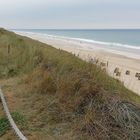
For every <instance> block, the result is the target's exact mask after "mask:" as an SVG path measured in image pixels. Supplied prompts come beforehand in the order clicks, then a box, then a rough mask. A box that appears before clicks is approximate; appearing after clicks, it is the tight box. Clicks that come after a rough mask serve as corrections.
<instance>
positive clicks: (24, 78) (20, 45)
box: [0, 30, 140, 140]
mask: <svg viewBox="0 0 140 140" xmlns="http://www.w3.org/2000/svg"><path fill="white" fill-rule="evenodd" d="M0 33H1V36H0V47H1V46H2V47H1V48H0V54H2V55H0V57H1V59H0V67H1V69H0V76H1V79H2V81H1V82H0V84H1V85H2V88H3V90H4V92H5V95H6V98H7V101H8V104H9V107H10V110H12V111H17V112H19V113H21V114H23V115H25V117H26V118H27V121H28V122H29V123H27V127H26V128H22V130H23V132H24V133H25V134H26V136H27V137H28V138H29V139H37V140H43V139H44V140H45V139H49V140H55V139H57V140H65V139H67V140H77V139H79V140H89V139H90V140H92V139H93V140H128V139H130V140H138V139H140V102H139V101H140V97H139V96H137V95H135V94H134V93H133V92H131V91H129V90H127V89H126V88H125V87H124V86H123V84H122V83H120V82H118V81H116V80H115V79H113V78H111V77H109V76H108V75H107V74H106V72H104V71H102V70H101V69H100V68H99V67H97V66H96V65H93V64H92V63H91V62H89V63H87V62H84V61H82V60H80V59H79V58H77V57H76V56H74V55H72V54H70V53H67V52H65V51H62V50H57V49H54V48H53V47H51V46H48V45H45V44H42V43H39V42H37V41H33V40H31V39H28V38H25V37H20V36H17V35H14V34H13V33H9V32H7V31H4V30H0ZM3 34H6V35H5V36H3ZM9 36H10V37H9ZM3 40H5V41H3ZM5 42H6V43H5ZM7 42H8V44H12V45H11V47H12V52H11V55H10V61H9V56H7V55H6V54H7V52H6V51H5V50H6V47H3V46H4V45H5V46H7ZM15 56H16V57H15ZM5 58H6V59H5ZM5 68H7V69H5ZM10 77H12V78H10ZM15 77H17V78H15ZM9 78H10V79H9Z"/></svg>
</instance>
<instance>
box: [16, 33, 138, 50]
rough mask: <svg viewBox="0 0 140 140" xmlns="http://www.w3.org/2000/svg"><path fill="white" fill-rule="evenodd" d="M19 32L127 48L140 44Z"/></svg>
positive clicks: (134, 47) (133, 47)
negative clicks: (133, 44)
mask: <svg viewBox="0 0 140 140" xmlns="http://www.w3.org/2000/svg"><path fill="white" fill-rule="evenodd" d="M18 32H21V31H18ZM21 33H27V34H32V35H37V34H38V35H43V36H48V37H52V38H58V39H66V40H72V41H81V42H83V43H91V44H99V45H106V46H117V47H124V48H128V49H136V50H140V46H132V45H128V44H121V43H116V42H103V41H96V40H91V39H83V38H72V37H65V36H56V35H50V34H45V33H34V32H27V31H26V32H25V31H22V32H21Z"/></svg>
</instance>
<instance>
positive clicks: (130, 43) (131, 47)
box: [12, 29, 140, 59]
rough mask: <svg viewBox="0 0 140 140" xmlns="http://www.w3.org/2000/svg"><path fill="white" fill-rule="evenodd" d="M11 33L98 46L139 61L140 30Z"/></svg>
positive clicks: (40, 30) (24, 30)
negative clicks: (66, 39)
mask: <svg viewBox="0 0 140 140" xmlns="http://www.w3.org/2000/svg"><path fill="white" fill-rule="evenodd" d="M12 31H15V32H28V33H34V34H39V35H41V34H42V35H51V36H55V37H63V38H71V39H76V40H79V41H84V42H87V43H93V44H99V46H100V45H102V46H104V49H106V50H110V51H112V52H116V53H120V54H127V55H129V56H130V57H133V58H138V59H140V29H13V30H12Z"/></svg>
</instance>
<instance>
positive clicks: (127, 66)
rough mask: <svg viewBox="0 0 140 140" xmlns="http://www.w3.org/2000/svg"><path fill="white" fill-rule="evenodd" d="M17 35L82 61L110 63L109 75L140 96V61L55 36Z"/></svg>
mask: <svg viewBox="0 0 140 140" xmlns="http://www.w3.org/2000/svg"><path fill="white" fill-rule="evenodd" d="M16 33H18V34H20V35H23V36H28V37H30V38H32V39H36V40H39V41H41V42H43V43H47V44H49V45H52V46H53V47H55V48H60V49H62V50H65V51H68V52H71V53H74V54H76V55H78V56H79V57H80V58H81V59H84V60H86V61H88V60H89V59H91V58H92V59H95V58H96V59H99V61H100V62H103V63H107V62H108V67H107V66H106V69H107V72H108V74H109V75H111V76H112V77H114V78H116V79H119V80H120V81H122V82H123V83H124V85H125V86H126V87H127V88H128V89H130V90H132V91H134V92H135V93H137V94H138V95H140V80H138V78H136V77H135V74H136V72H138V73H140V59H133V58H129V57H126V56H123V55H119V54H115V53H112V52H108V51H106V50H105V49H99V48H100V47H98V45H94V48H95V49H90V47H91V45H93V44H89V43H86V42H81V41H77V40H71V39H63V38H59V37H53V36H43V35H41V34H31V33H25V32H24V33H23V32H16ZM86 48H89V49H86ZM92 48H93V46H92ZM116 67H118V68H119V71H120V72H121V76H116V75H115V74H114V70H115V68H116ZM126 70H129V71H130V75H126V74H125V73H126Z"/></svg>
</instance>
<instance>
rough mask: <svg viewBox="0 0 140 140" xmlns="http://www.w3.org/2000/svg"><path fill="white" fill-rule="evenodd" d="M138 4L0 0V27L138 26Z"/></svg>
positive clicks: (93, 0) (118, 0)
mask: <svg viewBox="0 0 140 140" xmlns="http://www.w3.org/2000/svg"><path fill="white" fill-rule="evenodd" d="M139 6H140V1H139V0H133V1H132V0H123V1H122V0H0V26H4V27H8V28H31V27H32V28H63V27H64V28H74V27H75V28H78V27H79V28H82V27H83V28H96V27H98V28H109V27H121V26H122V27H125V26H127V27H140V8H139Z"/></svg>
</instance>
